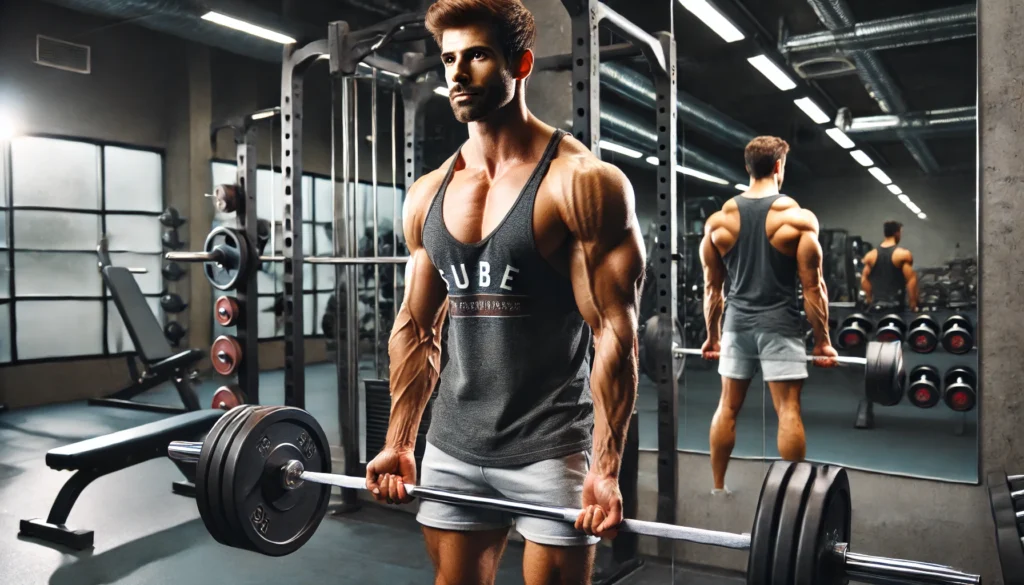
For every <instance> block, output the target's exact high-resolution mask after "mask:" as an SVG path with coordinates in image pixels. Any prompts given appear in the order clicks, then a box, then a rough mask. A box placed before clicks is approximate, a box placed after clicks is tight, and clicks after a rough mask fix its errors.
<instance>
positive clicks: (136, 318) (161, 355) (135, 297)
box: [89, 254, 204, 413]
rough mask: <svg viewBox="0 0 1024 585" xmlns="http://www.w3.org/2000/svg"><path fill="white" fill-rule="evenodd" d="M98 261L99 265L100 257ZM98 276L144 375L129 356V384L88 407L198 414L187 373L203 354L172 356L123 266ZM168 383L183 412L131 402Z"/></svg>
mask: <svg viewBox="0 0 1024 585" xmlns="http://www.w3.org/2000/svg"><path fill="white" fill-rule="evenodd" d="M100 258H101V262H102V258H103V256H102V254H101V255H100ZM100 272H101V274H102V275H103V281H104V282H105V283H106V285H107V288H108V289H110V294H111V296H112V297H113V299H114V304H115V305H116V306H117V312H118V313H120V314H121V320H122V321H124V324H125V327H126V328H127V329H128V335H130V336H131V338H132V343H134V344H135V349H136V351H137V352H138V357H139V361H141V362H142V366H143V371H142V373H141V375H140V373H139V372H138V369H137V368H136V366H135V360H134V359H133V358H134V356H133V355H129V356H128V371H129V372H130V373H131V376H132V384H131V385H130V386H128V387H127V388H125V389H123V390H120V391H118V392H115V393H114V394H111V395H110V396H108V397H106V398H92V399H90V400H89V404H92V405H103V406H118V407H122V408H132V409H136V410H148V411H151V412H166V413H180V412H186V411H192V410H199V397H198V396H197V395H196V391H195V389H194V388H193V387H192V383H193V380H192V373H191V372H190V371H189V369H190V368H191V367H192V366H193V365H195V364H196V363H197V362H198V361H199V360H201V359H202V358H203V355H204V352H203V350H201V349H196V348H192V349H187V350H185V351H183V352H180V353H174V350H172V349H171V345H170V344H169V343H168V342H167V338H166V337H164V332H163V328H161V327H160V323H159V322H158V321H157V320H156V317H154V316H153V312H152V311H151V310H150V308H149V304H148V303H146V297H145V296H143V294H142V289H140V288H139V284H138V283H137V282H136V281H135V277H134V276H132V274H131V272H129V271H128V269H127V268H124V267H122V266H109V265H107V266H104V267H103V268H102V269H101V270H100ZM169 380H170V381H172V382H173V383H174V386H175V387H176V388H177V389H178V395H179V396H181V402H182V404H184V405H185V407H184V408H180V407H176V406H165V405H162V404H146V403H144V402H136V401H134V400H132V398H134V397H135V396H137V395H138V394H140V393H142V392H145V391H146V390H149V389H151V388H154V387H156V386H159V385H160V384H163V383H164V382H167V381H169Z"/></svg>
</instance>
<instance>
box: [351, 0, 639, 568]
mask: <svg viewBox="0 0 1024 585" xmlns="http://www.w3.org/2000/svg"><path fill="white" fill-rule="evenodd" d="M426 22H427V26H428V28H429V30H430V31H431V32H432V33H433V34H434V37H435V39H436V41H437V42H438V44H439V45H440V47H441V61H442V62H443V64H444V69H445V76H446V79H447V83H448V89H449V95H450V98H449V99H450V102H451V106H452V110H453V111H454V113H455V117H456V119H457V120H458V121H460V122H462V123H467V124H468V126H469V140H467V141H466V142H465V143H464V144H463V145H462V147H461V148H460V149H459V150H458V151H456V153H455V154H454V155H453V156H452V157H451V158H449V159H448V161H447V162H446V163H445V164H444V165H443V166H442V167H441V168H440V169H438V170H435V171H433V172H431V173H429V174H427V175H425V176H423V177H422V178H420V179H419V180H417V181H416V182H415V183H414V184H413V185H412V187H411V188H410V189H409V192H408V197H407V200H406V202H405V211H404V221H405V234H406V236H407V239H408V246H409V254H410V261H409V264H408V266H407V268H406V294H405V299H404V301H403V304H402V307H401V310H400V312H399V314H398V317H397V320H396V323H395V326H394V329H393V331H392V334H391V338H390V341H389V352H390V357H391V400H392V408H391V420H390V425H389V427H388V433H387V440H386V443H385V447H384V449H383V450H382V451H381V453H380V454H379V455H377V456H376V457H375V458H374V459H373V460H372V461H371V462H370V463H369V464H368V466H367V471H366V485H367V488H368V489H369V490H370V491H371V493H373V494H374V495H375V497H376V498H377V499H378V500H383V501H388V502H394V503H398V502H406V501H408V500H409V497H408V493H407V491H406V489H405V485H406V484H410V483H414V482H416V480H417V473H416V462H415V460H414V458H413V448H414V444H415V441H416V432H417V428H418V426H419V424H420V417H421V414H422V413H423V410H424V407H425V406H426V404H427V401H428V400H429V398H430V395H431V392H432V391H433V390H434V386H435V384H439V390H438V396H437V399H436V401H435V402H434V404H433V407H432V415H431V424H430V429H429V432H428V434H427V445H426V450H425V453H424V456H423V461H422V468H421V470H420V479H421V480H422V483H423V485H430V486H436V487H441V488H446V489H450V490H457V491H461V492H470V493H474V494H482V495H489V496H500V497H504V498H508V499H513V500H526V501H533V502H543V503H544V504H547V505H551V506H571V507H577V508H580V509H581V510H582V512H581V514H580V515H579V517H578V518H577V520H576V526H575V527H574V526H573V525H571V524H566V523H563V522H557V521H548V520H541V519H537V518H529V517H523V516H520V517H516V516H512V515H509V514H504V513H500V512H496V511H492V510H482V509H474V508H469V507H459V506H451V505H446V504H441V503H437V502H427V501H421V502H420V508H419V513H418V516H417V519H418V521H419V522H420V524H421V525H422V526H423V534H424V536H425V539H426V545H427V550H428V552H429V554H430V557H431V559H432V560H433V563H434V567H435V571H436V577H435V583H437V584H445V585H447V584H467V585H468V584H473V585H478V584H486V583H493V581H494V578H495V575H496V571H497V568H498V563H499V560H500V558H501V555H502V553H503V551H504V550H505V544H506V540H507V537H508V532H509V527H510V526H511V525H512V524H513V523H515V526H516V530H517V531H518V532H519V533H520V534H521V535H522V536H523V537H524V539H525V540H526V548H525V552H524V560H523V576H524V580H525V583H527V584H528V585H535V584H549V583H550V584H555V583H565V584H569V583H572V584H579V583H589V582H590V573H591V570H592V565H593V558H594V545H595V544H596V543H597V542H598V540H599V538H600V537H613V536H614V535H615V532H616V531H615V527H616V525H617V524H618V523H619V522H620V521H621V519H622V496H621V494H620V492H619V485H618V474H619V469H620V465H621V458H622V450H623V446H624V443H625V439H626V430H627V426H628V424H629V418H630V414H631V413H632V411H633V405H634V402H635V397H636V388H637V351H638V342H637V310H638V298H639V287H640V286H641V284H642V279H643V267H644V263H645V261H644V245H643V240H642V238H641V234H640V228H639V223H638V221H637V218H636V213H635V210H634V198H633V191H632V188H631V186H630V184H629V183H628V181H627V180H626V178H625V177H624V176H623V174H622V173H621V172H620V171H619V170H618V169H616V168H615V167H612V166H610V165H607V164H604V163H602V162H601V161H600V160H598V159H597V158H596V157H595V156H594V155H593V154H592V153H591V152H590V151H589V150H588V149H587V148H586V147H585V146H583V145H582V144H581V143H579V142H578V141H576V140H575V139H573V138H572V137H571V136H567V135H565V133H564V132H562V131H559V130H556V129H554V128H552V127H551V126H548V125H547V124H545V123H543V122H541V121H540V120H538V119H537V118H536V117H534V116H533V115H532V114H531V113H530V111H529V109H527V107H526V80H527V78H528V77H529V76H530V73H531V71H532V68H533V63H534V54H533V50H532V46H533V42H534V35H535V33H534V30H535V29H534V20H533V16H532V15H531V14H530V13H529V12H528V11H527V10H526V9H525V8H524V7H523V5H522V4H521V3H520V1H519V0H439V1H438V2H436V3H434V4H433V5H432V6H431V7H430V9H429V10H428V12H427V16H426ZM446 315H447V317H449V318H450V321H449V332H448V336H447V345H446V348H447V349H446V351H447V352H449V355H448V356H446V357H447V362H446V364H445V366H444V369H443V370H442V369H441V367H440V364H441V356H440V347H441V339H440V331H441V328H442V324H443V323H444V320H445V318H446ZM588 325H589V327H588ZM591 330H592V331H593V333H594V338H595V339H594V340H592V339H591V335H590V332H591ZM592 345H593V346H594V347H595V352H594V353H595V355H594V359H593V364H591V363H590V358H589V353H590V349H591V346H592ZM591 365H592V366H593V367H591Z"/></svg>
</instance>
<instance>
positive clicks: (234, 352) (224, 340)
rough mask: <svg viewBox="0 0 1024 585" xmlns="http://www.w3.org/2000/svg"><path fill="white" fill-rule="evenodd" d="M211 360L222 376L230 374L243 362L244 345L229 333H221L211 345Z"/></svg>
mask: <svg viewBox="0 0 1024 585" xmlns="http://www.w3.org/2000/svg"><path fill="white" fill-rule="evenodd" d="M210 361H211V362H212V363H213V369H214V370H216V371H217V373H218V374H220V375H221V376H230V375H231V374H233V373H235V370H236V369H238V366H239V364H241V363H242V346H241V344H239V343H238V340H237V339H235V338H234V337H231V336H229V335H221V336H220V337H218V338H217V339H215V340H214V341H213V345H211V346H210Z"/></svg>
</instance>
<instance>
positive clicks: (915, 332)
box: [909, 315, 939, 353]
mask: <svg viewBox="0 0 1024 585" xmlns="http://www.w3.org/2000/svg"><path fill="white" fill-rule="evenodd" d="M909 341H910V349H912V350H914V351H915V352H917V353H931V352H933V351H935V348H936V347H938V346H939V323H938V321H936V320H935V319H934V318H933V317H932V316H931V315H918V316H917V317H915V318H914V320H913V321H911V322H910V337H909Z"/></svg>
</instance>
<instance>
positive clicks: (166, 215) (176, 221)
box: [160, 207, 185, 228]
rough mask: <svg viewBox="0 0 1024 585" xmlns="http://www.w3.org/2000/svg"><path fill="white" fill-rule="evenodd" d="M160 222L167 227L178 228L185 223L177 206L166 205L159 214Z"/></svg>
mask: <svg viewBox="0 0 1024 585" xmlns="http://www.w3.org/2000/svg"><path fill="white" fill-rule="evenodd" d="M160 223H162V224H164V225H165V226H167V227H169V228H179V227H181V226H183V225H185V219H184V218H182V217H181V214H180V213H178V210H177V208H174V207H168V208H167V209H165V210H164V212H163V213H161V214H160Z"/></svg>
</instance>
